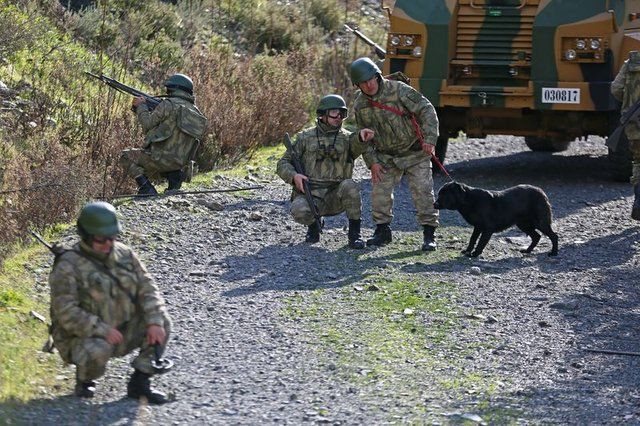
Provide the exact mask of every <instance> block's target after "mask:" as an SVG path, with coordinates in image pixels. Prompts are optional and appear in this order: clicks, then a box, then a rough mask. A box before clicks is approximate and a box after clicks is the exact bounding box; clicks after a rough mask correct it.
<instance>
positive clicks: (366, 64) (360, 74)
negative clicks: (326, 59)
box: [349, 58, 382, 86]
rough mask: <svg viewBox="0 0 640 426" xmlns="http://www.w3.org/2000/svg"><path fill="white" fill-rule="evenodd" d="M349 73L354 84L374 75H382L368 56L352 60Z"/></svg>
mask: <svg viewBox="0 0 640 426" xmlns="http://www.w3.org/2000/svg"><path fill="white" fill-rule="evenodd" d="M349 73H350V74H351V82H352V83H353V84H354V85H356V86H357V85H358V84H360V83H362V82H364V81H367V80H369V79H370V78H372V77H374V76H375V75H380V76H381V75H382V73H381V72H380V68H378V66H377V65H376V64H374V63H373V61H372V60H371V59H369V58H359V59H356V60H355V61H353V62H352V63H351V68H350V70H349Z"/></svg>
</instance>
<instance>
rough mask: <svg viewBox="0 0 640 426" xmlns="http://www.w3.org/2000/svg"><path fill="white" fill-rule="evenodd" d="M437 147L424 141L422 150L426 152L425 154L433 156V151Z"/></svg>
mask: <svg viewBox="0 0 640 426" xmlns="http://www.w3.org/2000/svg"><path fill="white" fill-rule="evenodd" d="M435 149H436V147H435V146H433V145H431V144H428V143H424V144H422V150H423V151H424V152H425V154H427V155H430V156H433V152H434V151H435Z"/></svg>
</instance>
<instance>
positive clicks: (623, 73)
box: [611, 62, 627, 101]
mask: <svg viewBox="0 0 640 426" xmlns="http://www.w3.org/2000/svg"><path fill="white" fill-rule="evenodd" d="M626 83H627V62H625V63H624V64H623V65H622V68H620V72H619V73H618V75H616V78H615V80H613V81H612V82H611V94H612V95H613V97H614V98H616V99H617V100H619V101H622V98H623V97H624V86H625V84H626Z"/></svg>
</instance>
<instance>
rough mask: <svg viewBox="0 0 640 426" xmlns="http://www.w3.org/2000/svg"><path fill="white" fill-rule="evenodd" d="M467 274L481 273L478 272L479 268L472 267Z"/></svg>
mask: <svg viewBox="0 0 640 426" xmlns="http://www.w3.org/2000/svg"><path fill="white" fill-rule="evenodd" d="M469 273H470V274H471V275H480V274H481V273H482V271H481V270H480V267H478V266H472V267H471V268H470V269H469Z"/></svg>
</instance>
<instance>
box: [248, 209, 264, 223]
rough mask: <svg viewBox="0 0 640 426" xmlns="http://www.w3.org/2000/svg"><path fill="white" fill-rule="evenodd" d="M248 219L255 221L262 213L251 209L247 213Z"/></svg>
mask: <svg viewBox="0 0 640 426" xmlns="http://www.w3.org/2000/svg"><path fill="white" fill-rule="evenodd" d="M248 219H249V220H252V221H254V222H257V221H259V220H262V214H261V213H260V212H256V211H253V212H251V213H249V216H248Z"/></svg>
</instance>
